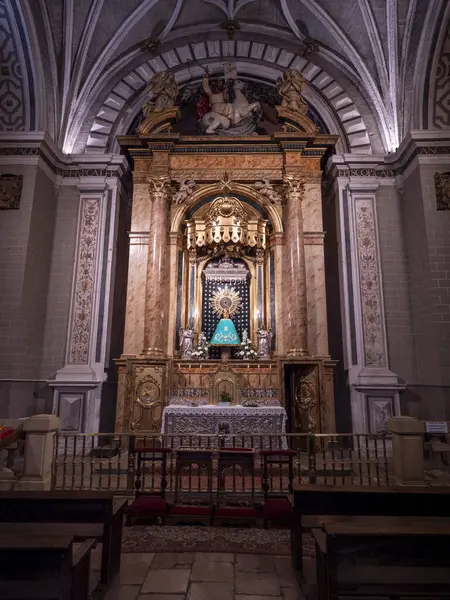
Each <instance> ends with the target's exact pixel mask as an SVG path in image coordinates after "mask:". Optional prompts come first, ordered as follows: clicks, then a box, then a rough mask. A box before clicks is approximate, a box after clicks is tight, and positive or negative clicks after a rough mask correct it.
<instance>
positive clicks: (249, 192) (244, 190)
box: [170, 182, 283, 233]
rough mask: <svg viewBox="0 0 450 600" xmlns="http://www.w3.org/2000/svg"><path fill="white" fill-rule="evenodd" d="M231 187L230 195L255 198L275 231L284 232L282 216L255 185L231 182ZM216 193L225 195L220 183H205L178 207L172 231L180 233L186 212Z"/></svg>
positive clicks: (173, 218) (171, 227)
mask: <svg viewBox="0 0 450 600" xmlns="http://www.w3.org/2000/svg"><path fill="white" fill-rule="evenodd" d="M230 187H231V189H230V192H229V194H230V195H232V194H234V195H236V194H238V195H241V196H246V197H248V198H249V199H250V200H253V201H254V202H255V203H256V204H258V205H259V206H261V208H263V209H264V210H265V211H266V212H267V214H268V215H269V219H270V221H271V224H272V227H273V233H283V222H282V220H281V216H280V214H279V213H278V211H277V210H276V208H275V206H274V205H273V204H271V203H270V202H269V201H268V200H267V198H265V197H264V196H263V195H262V194H260V193H259V192H258V191H257V190H255V189H254V188H253V187H251V186H250V185H247V184H242V183H234V182H232V183H231V184H230ZM214 195H223V191H222V189H221V186H220V183H212V184H210V185H205V186H202V187H201V188H199V189H198V190H196V191H195V192H194V193H193V194H192V196H191V197H190V199H189V202H187V203H185V204H182V205H180V206H178V207H177V210H176V211H175V214H174V215H173V217H172V222H171V224H170V233H178V232H179V231H180V227H181V225H182V223H183V220H184V219H185V217H186V213H187V212H188V211H189V210H192V209H193V208H194V207H195V206H196V205H197V204H198V203H199V202H201V201H202V200H203V199H204V198H207V197H208V196H214Z"/></svg>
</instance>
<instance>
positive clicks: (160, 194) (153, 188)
mask: <svg viewBox="0 0 450 600" xmlns="http://www.w3.org/2000/svg"><path fill="white" fill-rule="evenodd" d="M147 183H148V185H149V192H150V197H151V198H152V200H153V202H161V201H165V200H167V198H168V196H169V193H170V179H169V178H168V177H164V176H161V177H147Z"/></svg>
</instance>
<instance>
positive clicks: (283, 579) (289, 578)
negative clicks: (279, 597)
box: [273, 556, 298, 587]
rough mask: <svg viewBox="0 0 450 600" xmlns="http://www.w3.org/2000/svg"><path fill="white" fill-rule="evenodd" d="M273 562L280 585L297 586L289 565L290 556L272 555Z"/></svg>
mask: <svg viewBox="0 0 450 600" xmlns="http://www.w3.org/2000/svg"><path fill="white" fill-rule="evenodd" d="M273 562H274V565H275V570H276V572H277V575H278V579H279V580H280V585H281V587H298V582H297V577H296V576H295V573H294V571H293V569H292V566H291V557H290V556H274V557H273Z"/></svg>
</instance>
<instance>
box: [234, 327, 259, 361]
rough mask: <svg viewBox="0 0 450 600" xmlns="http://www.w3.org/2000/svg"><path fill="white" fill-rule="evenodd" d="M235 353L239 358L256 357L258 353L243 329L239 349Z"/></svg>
mask: <svg viewBox="0 0 450 600" xmlns="http://www.w3.org/2000/svg"><path fill="white" fill-rule="evenodd" d="M237 355H238V356H239V358H242V360H248V359H255V358H258V354H257V352H256V350H255V349H254V348H253V344H252V342H251V341H250V339H249V338H248V335H247V331H244V333H243V335H242V342H241V349H240V350H239V351H238V353H237Z"/></svg>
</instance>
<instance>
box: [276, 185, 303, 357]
mask: <svg viewBox="0 0 450 600" xmlns="http://www.w3.org/2000/svg"><path fill="white" fill-rule="evenodd" d="M284 183H285V194H286V219H285V236H286V239H285V259H284V262H283V279H284V281H286V284H285V285H284V286H283V288H282V294H283V298H284V300H283V305H284V310H285V315H286V316H285V331H286V333H287V337H288V339H287V343H286V346H287V349H288V352H287V354H288V355H289V356H305V355H307V354H308V321H307V303H306V302H307V301H306V269H305V247H304V235H303V214H302V200H303V194H304V188H305V180H304V179H303V178H301V177H295V176H292V175H289V176H287V177H286V178H285V181H284Z"/></svg>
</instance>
